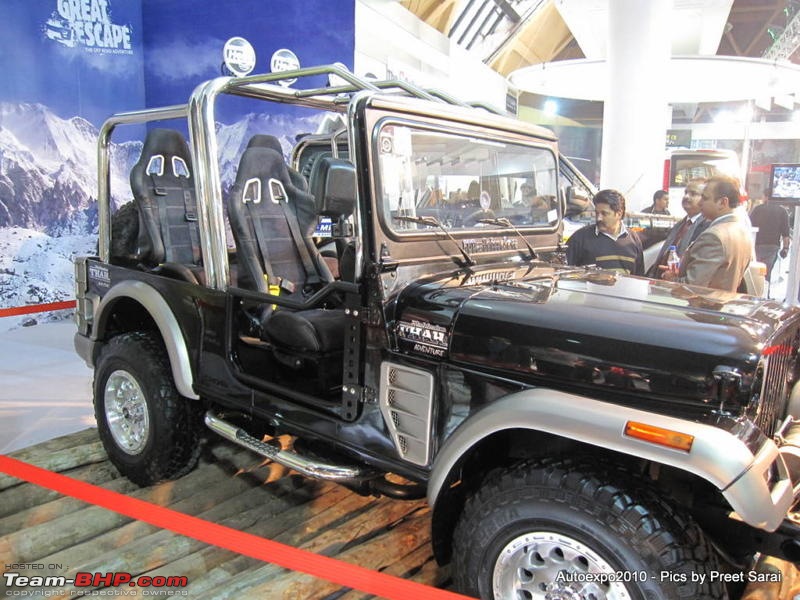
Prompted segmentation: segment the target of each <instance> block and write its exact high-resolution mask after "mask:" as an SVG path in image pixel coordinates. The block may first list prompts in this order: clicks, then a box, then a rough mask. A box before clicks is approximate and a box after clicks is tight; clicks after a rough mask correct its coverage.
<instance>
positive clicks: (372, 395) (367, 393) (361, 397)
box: [344, 385, 378, 404]
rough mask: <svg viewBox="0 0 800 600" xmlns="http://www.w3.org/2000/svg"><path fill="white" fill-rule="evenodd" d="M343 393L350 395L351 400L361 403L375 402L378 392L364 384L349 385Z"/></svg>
mask: <svg viewBox="0 0 800 600" xmlns="http://www.w3.org/2000/svg"><path fill="white" fill-rule="evenodd" d="M344 393H345V395H347V396H350V398H351V400H353V401H355V402H361V403H362V404H375V403H376V402H377V401H378V394H377V393H376V392H375V390H374V389H372V388H371V387H369V386H366V385H349V386H346V388H345V390H344Z"/></svg>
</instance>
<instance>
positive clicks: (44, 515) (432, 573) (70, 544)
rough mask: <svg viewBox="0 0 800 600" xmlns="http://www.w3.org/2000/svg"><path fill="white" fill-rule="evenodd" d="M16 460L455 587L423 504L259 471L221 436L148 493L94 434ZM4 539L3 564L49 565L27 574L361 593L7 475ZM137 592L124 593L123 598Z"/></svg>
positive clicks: (263, 594) (0, 511) (206, 590)
mask: <svg viewBox="0 0 800 600" xmlns="http://www.w3.org/2000/svg"><path fill="white" fill-rule="evenodd" d="M10 456H12V457H14V458H18V459H19V460H23V461H25V462H29V463H31V464H36V465H38V466H42V467H44V468H47V469H50V470H53V471H57V472H61V473H63V474H65V475H68V476H70V477H74V478H76V479H80V480H82V481H86V482H90V483H93V484H96V485H99V486H102V487H104V488H108V489H111V490H114V491H117V492H121V493H123V494H126V495H129V496H132V497H136V498H140V499H142V500H146V501H148V502H152V503H154V504H158V505H160V506H167V507H169V508H171V509H174V510H176V511H180V512H183V513H186V514H190V515H194V516H198V517H200V518H202V519H206V520H208V521H212V522H215V523H219V524H223V525H226V526H228V527H231V528H234V529H238V530H242V531H247V532H249V533H252V534H255V535H258V536H262V537H265V538H268V539H272V540H275V541H279V542H282V543H286V544H289V545H292V546H294V547H297V548H303V549H306V550H309V551H311V552H315V553H317V554H322V555H325V556H332V557H336V558H339V559H342V560H345V561H348V562H351V563H355V564H358V565H361V566H363V567H366V568H369V569H374V570H378V571H383V572H386V573H390V574H393V575H398V576H401V577H404V578H406V579H411V580H415V581H418V582H422V583H426V584H428V585H433V586H442V587H446V586H447V584H448V573H447V570H446V569H442V568H440V567H438V566H437V565H436V563H435V561H434V560H433V555H432V550H431V545H430V519H429V510H428V507H427V504H426V502H425V501H424V500H419V501H413V502H407V501H406V502H404V501H397V500H390V499H387V498H374V497H364V496H360V495H358V494H355V493H353V492H351V491H349V490H347V489H346V488H343V487H341V486H339V485H335V484H332V483H326V482H319V481H313V480H310V479H308V478H305V477H301V476H299V475H294V474H288V473H287V472H286V470H285V469H284V468H283V467H281V466H279V465H275V464H271V465H261V466H259V463H258V458H257V457H255V456H254V455H253V454H252V453H249V452H247V451H245V450H240V449H239V448H237V447H236V446H234V445H231V444H228V443H226V442H224V441H220V442H219V443H217V444H215V445H213V446H210V447H207V448H206V449H205V452H204V456H203V458H202V459H201V463H200V465H199V467H198V468H197V469H195V470H194V471H192V472H191V473H190V474H188V475H186V476H184V477H182V478H180V479H178V480H177V481H173V482H168V483H164V484H160V485H157V486H153V487H150V488H139V487H137V486H136V485H134V484H132V483H130V482H129V481H127V480H126V479H124V478H122V477H121V476H120V475H119V474H118V473H117V471H116V469H115V468H114V467H113V466H112V465H111V464H110V463H109V462H108V460H107V459H106V456H105V452H104V451H103V448H102V446H101V444H100V441H99V439H98V437H97V432H96V430H93V429H90V430H86V431H84V432H81V433H77V434H73V435H70V436H65V437H62V438H57V439H55V440H52V441H50V442H46V443H44V444H39V445H36V446H32V447H31V448H28V449H25V450H22V451H19V452H16V453H13V454H11V455H10ZM0 536H2V537H0V566H3V565H12V564H14V563H18V564H19V563H22V564H35V565H42V566H43V568H36V569H30V568H29V569H26V570H22V569H18V570H16V571H15V572H18V573H20V574H21V575H25V576H42V577H46V576H49V575H64V576H66V577H67V578H70V577H72V576H74V574H75V573H76V572H81V571H83V572H102V573H106V572H110V571H117V572H118V571H126V572H129V573H131V574H133V575H134V576H138V575H150V576H156V575H164V576H176V575H182V576H186V577H187V579H188V582H189V584H188V587H186V588H185V590H186V591H187V596H188V597H190V598H203V599H205V598H208V599H215V600H216V599H225V598H236V599H242V598H265V599H270V598H282V599H283V598H296V599H311V598H330V599H331V600H332V599H334V598H337V599H342V600H345V599H346V600H351V599H355V598H364V597H366V596H365V595H364V594H362V593H359V592H356V591H352V590H347V589H343V588H341V586H339V585H336V584H333V583H330V582H328V581H325V580H322V579H317V578H314V577H311V576H308V575H304V574H300V573H296V572H289V571H286V570H285V569H281V568H279V567H276V566H274V565H271V564H266V563H263V562H260V561H258V560H256V559H252V558H248V557H244V556H241V555H238V554H235V553H233V552H230V551H227V550H223V549H220V548H217V547H214V546H209V545H207V544H204V543H202V542H199V541H196V540H193V539H190V538H186V537H183V536H180V535H176V534H173V533H172V532H169V531H165V530H161V529H158V528H156V527H154V526H151V525H148V524H146V523H143V522H140V521H133V520H131V519H130V518H127V517H124V516H122V515H119V514H117V513H114V512H111V511H108V510H105V509H103V508H100V507H96V506H92V505H89V504H86V503H84V502H82V501H80V500H75V499H73V498H67V497H63V496H61V495H59V494H57V493H56V492H52V491H49V490H47V489H44V488H41V487H38V486H35V485H32V484H29V483H22V482H20V481H19V480H18V479H14V478H11V477H8V476H5V475H0ZM48 565H53V566H54V567H56V568H53V569H49V568H48ZM4 571H9V569H7V568H6V569H4ZM4 585H5V582H4V580H2V579H0V596H6V593H5V592H6V591H8V590H4V589H3V586H4ZM135 590H136V588H130V589H128V590H125V593H126V596H129V595H130V593H131V592H133V591H135ZM63 591H64V597H75V596H79V595H81V594H83V593H85V588H84V589H77V588H73V589H71V588H69V587H68V588H64V589H63ZM73 592H74V594H73ZM134 597H135V596H134Z"/></svg>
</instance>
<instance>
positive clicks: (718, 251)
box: [662, 175, 753, 292]
mask: <svg viewBox="0 0 800 600" xmlns="http://www.w3.org/2000/svg"><path fill="white" fill-rule="evenodd" d="M738 205H739V183H738V182H737V181H736V179H734V178H733V177H728V176H726V175H716V176H714V177H711V178H710V179H709V180H708V182H707V183H706V187H705V189H704V190H703V193H702V196H701V197H700V212H701V214H702V215H703V217H705V218H706V219H707V220H708V221H710V224H709V226H708V228H707V229H706V230H705V231H704V232H703V233H701V234H700V235H699V236H697V239H696V240H695V241H694V243H693V244H691V245H690V246H689V247H688V248H687V250H686V254H685V255H684V256H683V258H682V259H681V266H680V270H679V271H678V273H674V272H671V271H669V270H666V269H665V270H664V271H663V274H662V278H663V279H666V280H668V281H678V282H682V283H689V284H692V285H702V286H705V287H711V288H716V289H718V290H724V291H729V292H735V291H736V289H737V288H738V287H739V284H740V283H741V281H742V277H743V276H744V272H745V270H746V269H747V265H748V264H749V263H750V259H751V257H752V255H753V242H752V239H751V237H750V235H748V233H747V232H746V231H745V228H744V227H742V224H741V223H740V221H739V219H738V218H737V216H736V215H735V214H734V209H735V208H736V207H737V206H738Z"/></svg>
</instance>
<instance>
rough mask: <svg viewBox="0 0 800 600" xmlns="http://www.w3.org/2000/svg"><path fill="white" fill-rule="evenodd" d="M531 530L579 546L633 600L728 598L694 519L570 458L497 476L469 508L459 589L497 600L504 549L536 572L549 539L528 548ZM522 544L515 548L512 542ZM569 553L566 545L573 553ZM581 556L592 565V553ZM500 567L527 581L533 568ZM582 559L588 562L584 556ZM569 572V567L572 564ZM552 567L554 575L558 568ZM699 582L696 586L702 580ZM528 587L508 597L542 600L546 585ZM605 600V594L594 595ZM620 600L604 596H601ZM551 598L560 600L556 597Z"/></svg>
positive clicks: (456, 543) (626, 478)
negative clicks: (496, 585)
mask: <svg viewBox="0 0 800 600" xmlns="http://www.w3.org/2000/svg"><path fill="white" fill-rule="evenodd" d="M623 482H624V483H623ZM533 532H540V533H542V532H552V533H555V534H556V536H554V537H553V538H552V539H555V540H558V539H559V537H558V536H565V537H564V538H563V539H569V540H571V541H572V542H575V543H573V544H572V547H574V546H579V547H584V548H587V549H589V550H590V551H593V552H594V553H595V554H594V556H599V557H600V559H602V560H603V561H605V563H606V564H607V566H608V567H609V568H610V569H611V570H612V572H613V573H614V574H615V575H616V574H619V575H620V576H621V577H622V578H627V579H630V580H632V581H628V582H625V583H624V586H625V590H626V591H627V594H628V595H629V597H630V598H632V599H633V600H667V599H669V600H678V599H683V598H686V599H690V598H691V599H698V600H708V599H722V598H726V597H727V596H726V591H725V588H724V585H723V584H721V583H719V581H713V582H712V581H711V579H710V576H711V574H712V573H719V572H720V567H719V564H718V559H717V555H716V553H715V552H714V550H713V549H712V548H711V546H710V544H709V542H708V540H707V539H706V538H705V536H704V535H703V532H702V531H701V530H700V528H699V527H698V526H697V524H696V523H695V522H694V521H692V520H691V519H690V518H688V517H687V516H684V515H682V514H681V513H679V512H677V511H676V510H674V509H673V508H672V507H671V506H670V505H669V504H667V503H666V502H665V501H664V500H662V499H661V498H660V497H659V496H657V495H656V493H655V492H654V490H653V489H652V488H650V487H649V486H648V485H646V483H645V482H643V481H640V480H638V479H636V478H634V477H632V476H631V474H629V473H626V472H622V471H618V470H616V469H612V468H604V467H599V466H597V465H594V464H591V463H590V462H588V461H574V460H548V461H537V462H534V461H526V462H522V463H520V464H518V465H516V466H513V467H510V468H507V469H504V470H501V471H498V472H495V473H494V474H492V475H491V476H490V477H489V478H488V479H487V480H486V481H485V482H484V483H483V485H482V486H481V487H480V489H479V490H478V491H477V492H476V493H475V494H474V495H473V496H472V497H470V498H469V499H468V500H467V503H466V505H465V508H464V511H463V513H462V515H461V518H460V520H459V522H458V525H457V526H456V530H455V534H454V539H453V556H454V559H453V575H454V580H455V583H456V586H457V589H458V590H459V591H460V592H462V593H465V594H468V595H471V596H477V597H480V598H494V597H495V596H494V591H493V581H494V580H493V577H494V572H495V567H496V565H497V563H498V559H500V553H501V551H503V550H504V549H505V550H506V555H505V556H506V557H508V556H509V555H510V554H512V550H514V549H515V548H520V550H516V552H518V553H520V554H521V555H522V556H523V557H526V554H525V553H530V557H532V561H533V562H532V564H533V565H535V567H536V568H538V567H539V565H540V564H542V563H540V562H539V559H540V556H539V555H538V554H537V552H538V549H539V547H538V546H535V544H536V543H537V540H541V539H543V538H544V537H545V536H544V535H541V534H540V535H538V536H530V537H531V539H532V540H533V542H532V543H531V544H530V546H528V545H527V543H528V542H527V536H526V537H525V538H522V536H525V535H526V534H532V533H533ZM521 538H522V539H523V541H522V542H518V543H519V544H520V545H519V546H515V545H514V544H513V543H512V541H515V540H520V539H521ZM560 543H561V542H560V541H556V542H553V543H550V544H549V545H547V544H546V543H543V544H542V548H544V549H547V548H549V549H555V551H556V552H561V550H560V549H559V548H558V547H557V546H558V544H560ZM572 547H570V546H569V545H566V546H565V548H567V550H568V551H569V552H570V553H572ZM534 548H535V551H534ZM518 555H519V554H514V556H518ZM586 555H587V556H589V557H590V558H589V560H590V561H591V560H592V558H591V556H593V555H592V554H591V552H587V553H586ZM562 556H563V553H562ZM573 556H575V554H574V553H573ZM557 558H558V557H556V559H557ZM504 560H506V561H507V562H508V565H511V568H510V567H509V566H508V565H507V566H506V567H504V568H505V569H506V571H505V572H506V573H520V574H521V575H522V576H523V577H524V578H526V579H527V578H528V577H529V576H530V575H531V572H532V571H534V570H535V569H531V570H529V571H527V572H525V569H521V568H520V569H516V570H514V569H513V567H514V566H516V565H518V564H520V563H515V562H513V561H511V562H509V561H510V559H508V558H506V559H504ZM520 560H521V562H525V561H527V560H528V558H527V557H526V558H523V559H520ZM546 560H548V559H546ZM579 560H580V561H585V560H586V559H585V558H584V557H583V556H580V557H579ZM576 562H577V561H576ZM545 564H549V563H545ZM566 566H567V568H568V570H569V568H571V564H568V565H566ZM554 568H555V569H559V568H560V566H558V564H557V562H556V566H555V567H554ZM581 568H583V563H581ZM551 572H552V571H551ZM540 573H543V571H540ZM645 574H646V576H643V575H645ZM703 575H704V576H705V579H704V581H703V582H702V583H701V582H700V581H698V580H699V579H700V578H701V577H702V576H703ZM557 578H558V576H557ZM670 578H671V580H670ZM561 579H562V581H563V580H564V579H565V578H563V577H562V578H561ZM640 579H641V581H640ZM684 580H685V581H684ZM532 582H533V583H531V584H530V585H529V587H528V589H527V590H520V591H519V592H517V595H513V596H512V597H514V598H528V597H530V598H541V599H544V598H547V597H548V596H546V591H545V589H543V588H542V587H539V586H540V585H541V584H542V582H541V581H539V580H538V579H537V578H535V577H534V578H533V579H532ZM546 585H551V586H552V585H553V583H549V584H546ZM564 585H567V584H566V583H564ZM579 587H580V584H575V587H574V588H571V589H570V590H569V592H572V593H573V594H574V595H570V593H569V592H567V595H566V596H563V597H570V598H572V597H576V598H577V597H580V598H584V597H586V598H592V597H593V596H592V595H590V594H588V593H586V592H585V590H584V591H583V592H581V591H578V592H575V590H576V588H579ZM531 588H533V591H531ZM608 591H609V592H610V590H608ZM583 593H586V595H581V594H583ZM604 596H606V595H605V594H604V593H602V592H601V593H599V594H596V596H594V597H598V598H603V597H604ZM619 596H620V594H617V596H615V594H614V593H609V594H608V595H607V596H606V597H608V598H613V597H619ZM621 596H622V597H624V595H621ZM553 597H559V598H560V597H562V596H561V595H558V594H557V593H556V594H555V595H554V596H553Z"/></svg>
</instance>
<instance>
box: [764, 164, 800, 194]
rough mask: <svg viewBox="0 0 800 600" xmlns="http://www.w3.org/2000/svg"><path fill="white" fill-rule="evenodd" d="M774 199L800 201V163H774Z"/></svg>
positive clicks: (771, 181) (772, 183) (771, 182)
mask: <svg viewBox="0 0 800 600" xmlns="http://www.w3.org/2000/svg"><path fill="white" fill-rule="evenodd" d="M770 188H771V189H772V194H771V196H770V198H771V199H772V200H778V201H782V202H800V164H784V165H772V172H771V175H770Z"/></svg>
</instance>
